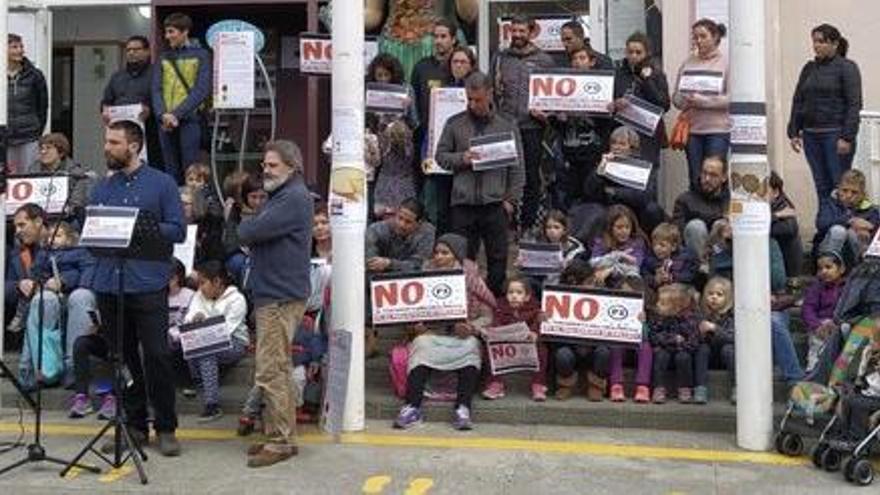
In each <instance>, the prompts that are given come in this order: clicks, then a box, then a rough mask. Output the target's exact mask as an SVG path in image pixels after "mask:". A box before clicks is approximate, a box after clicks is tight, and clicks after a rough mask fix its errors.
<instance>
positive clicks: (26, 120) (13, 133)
mask: <svg viewBox="0 0 880 495" xmlns="http://www.w3.org/2000/svg"><path fill="white" fill-rule="evenodd" d="M7 79H8V80H9V93H8V95H7V99H6V102H7V105H8V107H7V108H8V112H9V144H10V145H17V144H23V143H28V142H31V141H36V140H37V139H39V138H40V136H41V135H42V134H43V129H45V128H46V119H47V118H48V113H47V112H48V109H49V90H48V89H47V88H46V78H45V77H44V76H43V73H42V72H41V71H40V69H38V68H36V67H35V66H34V64H32V63H31V61H30V60H28V59H24V64H23V66H22V68H21V70H20V71H18V73H17V74H16V75H15V76H12V77H8V76H7Z"/></svg>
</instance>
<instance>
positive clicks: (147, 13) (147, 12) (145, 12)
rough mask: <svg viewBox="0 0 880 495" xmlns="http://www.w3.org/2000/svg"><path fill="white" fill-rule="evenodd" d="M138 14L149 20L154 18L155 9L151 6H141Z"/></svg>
mask: <svg viewBox="0 0 880 495" xmlns="http://www.w3.org/2000/svg"><path fill="white" fill-rule="evenodd" d="M137 9H138V14H140V15H141V17H143V18H144V19H149V18H150V17H153V9H152V8H151V7H150V6H149V5H141V6H139V7H138V8H137Z"/></svg>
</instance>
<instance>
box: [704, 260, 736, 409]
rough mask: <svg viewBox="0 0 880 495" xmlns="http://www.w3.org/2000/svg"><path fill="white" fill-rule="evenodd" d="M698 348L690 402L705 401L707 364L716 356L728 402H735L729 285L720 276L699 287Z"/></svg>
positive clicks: (731, 296)
mask: <svg viewBox="0 0 880 495" xmlns="http://www.w3.org/2000/svg"><path fill="white" fill-rule="evenodd" d="M697 328H698V329H699V331H700V347H699V348H698V349H697V355H696V361H697V364H696V367H695V375H696V377H695V379H696V387H695V388H694V403H695V404H705V403H707V402H708V401H709V388H708V385H709V361H710V360H711V358H712V357H713V356H719V357H720V359H721V362H722V364H723V365H724V369H726V370H727V375H728V377H729V378H730V385H731V388H730V401H731V402H733V403H735V402H736V386H735V383H736V367H735V364H734V356H735V354H734V351H735V350H736V347H735V345H734V337H735V335H736V330H735V327H734V324H733V284H731V283H730V280H728V279H726V278H724V277H712V278H711V279H710V280H709V281H708V282H707V283H706V287H704V288H703V299H702V301H701V302H700V323H699V326H698V327H697Z"/></svg>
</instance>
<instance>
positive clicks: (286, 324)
mask: <svg viewBox="0 0 880 495" xmlns="http://www.w3.org/2000/svg"><path fill="white" fill-rule="evenodd" d="M302 166H303V159H302V153H301V152H300V150H299V147H298V146H297V145H296V144H295V143H293V142H292V141H273V142H270V143H268V144H266V146H265V154H264V155H263V188H264V189H265V190H266V192H268V193H269V199H268V200H267V201H266V203H265V204H264V205H263V207H262V208H261V209H260V211H259V213H258V214H257V215H255V216H253V217H251V218H248V219H246V220H244V221H242V223H241V225H240V226H239V227H238V236H239V239H240V240H241V243H242V245H244V246H247V247H248V248H250V250H251V259H252V260H253V267H252V269H251V275H250V289H251V297H252V299H253V302H254V306H255V307H256V309H255V313H256V320H257V363H256V372H255V381H256V385H257V387H259V388H260V391H261V392H262V393H263V398H264V400H265V401H266V410H265V413H264V418H265V424H266V430H267V434H268V440H267V441H266V442H265V443H257V444H254V445H252V446H251V447H250V448H249V449H248V460H247V465H248V467H265V466H271V465H273V464H276V463H278V462H281V461H284V460H286V459H289V458H291V457H293V456H295V455H297V454H298V453H299V450H298V447H297V445H296V415H295V406H294V404H296V400H295V399H296V398H295V397H294V394H295V392H294V391H293V390H294V388H293V380H292V379H291V369H290V368H291V359H290V355H289V354H288V348H289V346H290V343H291V342H292V341H293V337H294V335H293V334H294V331H295V330H296V329H297V328H298V327H299V324H300V322H301V321H302V317H303V313H304V312H305V308H306V301H307V300H308V298H309V295H310V292H311V289H310V285H311V283H310V279H309V274H310V258H311V257H310V253H311V246H312V220H313V209H314V202H313V200H312V196H311V195H310V194H309V190H308V189H307V188H306V186H305V182H304V180H303V175H302V170H303V169H302Z"/></svg>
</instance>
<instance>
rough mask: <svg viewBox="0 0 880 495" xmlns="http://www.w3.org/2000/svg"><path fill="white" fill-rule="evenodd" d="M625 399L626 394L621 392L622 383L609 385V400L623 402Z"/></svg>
mask: <svg viewBox="0 0 880 495" xmlns="http://www.w3.org/2000/svg"><path fill="white" fill-rule="evenodd" d="M625 400H626V394H624V392H623V385H621V384H619V383H615V384H614V385H612V386H611V402H623V401H625Z"/></svg>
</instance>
